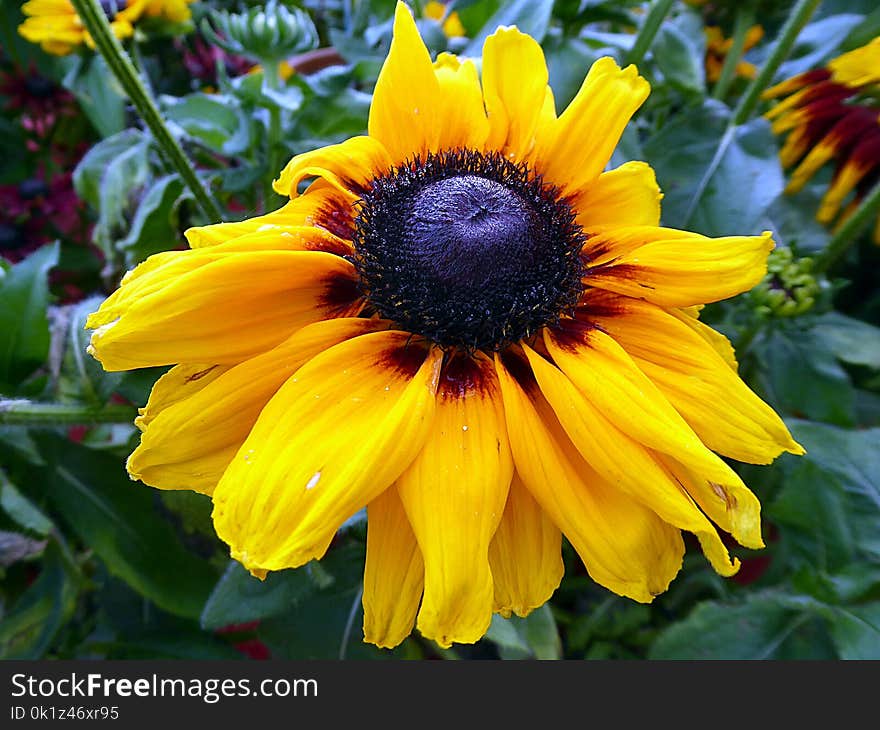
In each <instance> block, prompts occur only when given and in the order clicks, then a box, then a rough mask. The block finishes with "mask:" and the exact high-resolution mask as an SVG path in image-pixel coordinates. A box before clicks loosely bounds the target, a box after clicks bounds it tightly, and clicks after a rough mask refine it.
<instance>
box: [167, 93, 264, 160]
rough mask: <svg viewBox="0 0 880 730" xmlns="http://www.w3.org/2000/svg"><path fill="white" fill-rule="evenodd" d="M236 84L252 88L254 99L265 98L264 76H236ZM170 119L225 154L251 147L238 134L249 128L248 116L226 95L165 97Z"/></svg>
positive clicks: (206, 144)
mask: <svg viewBox="0 0 880 730" xmlns="http://www.w3.org/2000/svg"><path fill="white" fill-rule="evenodd" d="M235 83H237V84H241V85H242V86H243V87H246V88H248V89H251V87H253V88H252V91H251V93H252V95H253V97H254V98H253V99H252V101H253V102H254V103H256V102H257V100H259V99H262V96H261V95H260V90H261V89H262V79H261V78H259V77H257V78H250V77H249V76H244V77H241V78H240V79H236V80H235ZM161 101H162V105H163V108H164V110H165V114H166V116H167V118H168V120H169V121H171V122H174V123H175V124H177V125H179V126H180V128H181V129H182V130H183V131H184V132H185V133H186V134H187V135H189V136H190V137H191V138H193V139H195V140H198V141H199V142H202V143H203V144H204V145H205V146H207V147H209V148H210V149H212V150H216V151H217V152H222V153H224V154H238V153H240V152H242V151H243V150H244V149H245V148H246V147H247V142H248V139H247V137H244V138H242V137H240V136H239V135H238V133H239V131H240V128H241V127H242V126H244V128H245V129H246V128H247V125H248V119H247V117H246V116H245V115H244V114H243V113H242V111H241V108H240V105H239V104H237V103H235V101H234V100H233V99H231V98H230V97H229V96H227V95H223V94H201V93H199V94H189V95H188V96H184V97H182V98H180V99H178V98H176V97H172V96H164V97H162V99H161Z"/></svg>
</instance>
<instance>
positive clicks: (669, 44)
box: [651, 23, 706, 94]
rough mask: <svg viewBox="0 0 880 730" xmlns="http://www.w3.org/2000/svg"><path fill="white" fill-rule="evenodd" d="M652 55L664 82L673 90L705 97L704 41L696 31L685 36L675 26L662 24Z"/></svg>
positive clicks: (683, 32) (701, 35)
mask: <svg viewBox="0 0 880 730" xmlns="http://www.w3.org/2000/svg"><path fill="white" fill-rule="evenodd" d="M651 53H652V54H653V57H654V61H655V63H656V64H657V67H658V68H659V69H660V71H662V73H663V76H664V78H665V80H666V81H667V82H668V83H670V84H671V85H672V86H673V87H674V88H676V89H679V90H680V91H684V92H687V93H690V94H703V93H705V91H706V73H705V70H704V66H705V63H704V60H703V59H704V58H705V56H706V40H705V37H704V36H703V34H702V33H701V32H699V30H698V31H697V32H696V33H686V32H685V31H684V30H682V29H680V28H678V27H677V26H676V25H675V24H674V23H664V24H663V26H662V27H661V28H660V31H659V33H657V37H656V38H655V39H654V44H653V46H652V47H651Z"/></svg>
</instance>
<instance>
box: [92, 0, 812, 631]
mask: <svg viewBox="0 0 880 730" xmlns="http://www.w3.org/2000/svg"><path fill="white" fill-rule="evenodd" d="M547 80H548V73H547V66H546V64H545V62H544V55H543V52H542V50H541V47H540V46H539V45H538V43H536V42H535V41H534V40H533V39H532V38H530V37H529V36H527V35H524V34H523V33H521V32H519V31H518V30H517V29H516V28H514V27H509V28H499V29H498V30H497V31H496V32H495V33H494V34H493V35H491V36H490V37H489V38H488V39H487V40H486V43H485V45H484V48H483V57H482V79H481V78H480V77H479V75H478V72H477V67H476V65H475V64H474V62H473V61H471V60H461V59H458V58H456V57H455V56H452V55H449V54H441V55H440V57H439V58H438V59H437V60H436V62H434V63H432V62H431V58H430V56H429V54H428V51H427V49H426V48H425V46H424V44H423V42H422V40H421V38H420V37H419V34H418V31H417V29H416V26H415V23H414V21H413V18H412V15H411V14H410V11H409V10H408V8H407V7H406V6H405V5H403V4H402V3H400V4H398V6H397V11H396V15H395V20H394V38H393V41H392V44H391V48H390V50H389V55H388V58H387V59H386V61H385V64H384V66H383V68H382V71H381V73H380V75H379V79H378V81H377V84H376V88H375V94H374V98H373V103H372V106H371V109H370V116H369V134H368V135H367V136H361V137H354V138H352V139H349V140H347V141H346V142H343V143H341V144H337V145H332V146H329V147H324V148H322V149H318V150H315V151H313V152H308V153H305V154H301V155H298V156H296V157H294V158H293V160H291V162H290V163H289V164H288V165H287V167H286V168H285V169H284V171H283V172H282V173H281V175H280V177H279V178H278V179H277V180H276V181H275V189H276V190H277V191H278V192H279V193H281V194H283V195H289V196H290V201H289V202H288V203H287V204H286V205H284V206H283V207H282V208H281V209H279V210H277V211H275V212H273V213H270V214H268V215H264V216H260V217H257V218H252V219H250V220H245V221H242V222H240V223H221V224H217V225H211V226H205V227H201V228H193V229H190V230H189V231H187V239H188V241H189V243H190V246H191V249H190V250H188V251H169V252H167V253H161V254H158V255H155V256H152V257H150V258H149V259H147V261H145V262H144V263H143V264H141V265H140V266H139V267H137V268H136V269H135V270H134V271H132V272H130V273H129V274H127V275H126V277H125V278H124V280H123V283H122V285H121V287H120V288H119V289H118V290H117V291H116V292H115V293H113V294H112V295H111V296H110V297H109V298H108V299H107V300H106V301H105V302H104V303H103V304H102V305H101V307H100V309H99V310H98V311H97V312H96V313H94V314H92V315H91V316H90V318H89V320H88V326H89V327H91V328H93V329H95V332H94V333H93V335H92V339H91V347H90V350H91V352H92V353H93V354H94V355H95V356H96V357H97V358H98V359H99V360H100V361H101V363H102V364H103V366H104V367H105V368H106V369H107V370H124V369H129V368H138V367H149V366H154V365H174V367H173V368H172V369H171V370H170V371H168V373H167V374H165V375H164V376H162V378H160V379H159V381H158V382H157V383H156V385H155V387H154V389H153V392H152V394H151V396H150V399H149V402H148V403H147V405H146V407H145V408H143V409H142V411H141V415H140V417H139V418H138V420H137V425H138V426H139V427H140V428H141V429H142V431H143V434H142V436H141V443H140V445H139V446H138V448H137V449H136V450H135V452H134V453H133V454H132V455H131V457H130V458H129V461H128V469H129V472H130V473H131V475H132V476H133V477H134V478H136V479H140V480H142V481H144V482H146V483H147V484H150V485H153V486H156V487H159V488H162V489H183V488H191V489H196V490H198V491H201V492H203V493H205V494H210V495H211V496H212V499H213V501H214V512H213V519H214V525H215V527H216V530H217V533H218V535H219V536H220V537H221V538H222V539H223V540H224V541H226V542H227V543H228V544H229V546H230V552H231V555H232V556H233V557H234V558H235V559H237V560H239V561H241V562H242V563H243V564H244V565H245V567H247V568H248V569H249V570H250V571H251V572H252V573H253V574H255V575H257V576H264V575H265V574H266V571H271V570H283V569H285V568H294V567H297V566H301V565H304V564H305V563H307V562H309V561H310V560H313V559H320V558H321V557H322V556H323V555H324V554H325V552H326V551H327V549H328V546H329V545H330V542H331V540H332V539H333V537H334V535H335V533H336V531H337V529H338V528H339V526H340V525H341V524H342V523H343V521H345V520H346V519H347V518H349V517H350V516H351V515H353V514H355V513H356V512H357V511H358V510H360V509H361V508H363V507H365V506H366V508H367V558H366V566H365V574H364V594H363V605H364V635H365V640H366V641H369V642H372V643H375V644H377V645H379V646H383V647H391V646H395V645H396V644H398V643H399V642H401V641H402V640H403V639H404V638H405V637H406V636H408V635H409V633H410V632H411V631H412V629H413V624H414V623H417V626H418V629H419V630H420V631H421V633H422V634H423V635H424V636H426V637H428V638H430V639H433V640H435V641H436V642H437V643H439V644H440V645H441V646H445V647H447V646H449V645H450V644H451V643H452V642H474V641H477V640H478V639H480V637H482V636H483V634H484V633H485V631H486V630H487V628H488V626H489V623H490V619H491V617H492V613H493V612H499V613H501V614H502V615H510V614H511V613H515V614H517V615H520V616H524V615H526V614H528V613H529V611H531V610H532V609H534V608H536V607H538V606H541V605H542V604H543V603H544V602H546V601H547V600H548V599H549V597H550V596H551V594H552V593H553V592H554V590H555V589H556V587H557V586H558V584H559V582H560V579H561V577H562V573H563V564H562V560H561V543H562V535H563V534H564V535H565V536H566V538H567V539H568V541H569V542H570V543H571V545H572V546H573V547H574V549H575V550H576V551H577V553H578V554H579V556H580V557H581V559H582V560H583V562H584V565H585V566H586V569H587V570H588V571H589V574H590V575H591V576H592V577H593V579H594V580H595V581H597V582H598V583H600V584H601V585H603V586H605V587H607V588H609V589H610V590H612V591H614V592H615V593H618V594H620V595H623V596H629V597H630V598H632V599H634V600H636V601H642V602H650V601H651V600H653V599H654V597H655V596H657V595H658V594H660V593H662V592H663V591H664V590H666V588H667V586H668V585H669V583H670V582H671V581H672V579H673V578H674V576H675V575H676V574H677V573H678V571H679V569H680V567H681V564H682V557H683V553H684V543H683V540H682V535H681V531H682V530H685V531H688V532H691V533H693V534H695V535H696V536H697V537H698V539H699V541H700V543H701V545H702V548H703V550H704V552H705V554H706V556H707V557H708V560H709V561H710V563H711V565H712V566H713V567H714V568H715V570H717V571H718V572H719V573H721V574H722V575H725V576H729V575H732V574H733V573H735V572H736V570H737V568H738V567H739V562H738V561H737V560H735V559H734V560H731V558H730V556H729V555H728V551H727V549H726V548H725V546H724V544H723V542H722V540H721V538H720V537H719V534H718V532H717V531H716V528H715V526H714V525H713V522H714V523H715V524H717V525H718V526H719V527H721V528H722V529H723V530H725V531H727V532H729V533H731V534H732V535H733V537H734V538H736V540H738V541H739V542H740V543H741V544H743V545H745V546H748V547H751V548H758V547H761V546H762V544H763V543H762V539H761V525H760V514H759V512H760V505H759V503H758V500H757V499H756V497H755V496H754V495H753V494H752V493H751V492H750V491H749V490H748V488H747V487H746V486H745V485H744V484H743V482H742V480H741V479H740V477H739V476H737V474H736V473H735V472H734V471H733V470H732V469H731V468H730V467H729V466H728V465H727V464H726V463H725V461H723V460H722V459H721V458H720V457H719V456H718V455H717V454H716V453H715V452H716V451H717V452H718V453H720V454H723V455H725V456H729V457H732V458H735V459H739V460H743V461H748V462H754V463H762V464H764V463H768V462H770V461H772V460H773V459H774V458H775V457H776V456H778V455H779V454H780V453H781V452H783V451H789V452H791V453H795V454H798V453H802V449H801V447H800V446H799V445H798V444H797V443H795V441H793V440H792V438H791V436H790V434H789V432H788V430H787V429H786V427H785V425H784V424H783V422H782V421H781V420H780V419H779V417H778V416H777V415H776V414H775V413H774V412H773V410H772V409H771V408H770V407H769V406H767V405H766V404H765V403H763V402H762V401H761V400H760V399H759V398H758V397H757V396H756V395H755V394H754V393H752V392H751V391H750V390H749V389H748V388H747V387H746V385H745V384H744V383H743V382H742V381H741V380H740V379H739V377H738V376H737V374H736V361H735V359H734V355H733V352H732V349H731V347H730V344H729V343H728V342H727V340H726V339H725V338H724V337H723V336H721V335H720V334H718V333H717V332H715V331H713V330H712V329H710V328H709V327H708V326H706V325H705V324H703V323H701V322H700V321H699V319H698V310H699V307H700V305H701V304H703V303H705V302H714V301H718V300H720V299H725V298H727V297H730V296H733V295H735V294H738V293H740V292H742V291H745V290H747V289H749V288H750V287H752V286H754V285H755V284H756V283H757V282H758V281H760V280H761V278H762V277H763V275H764V273H765V271H766V258H767V254H768V252H769V251H770V249H771V248H772V247H773V241H772V240H771V238H770V235H769V234H767V233H765V234H763V235H761V236H754V237H748V236H731V237H726V238H716V239H713V238H707V237H705V236H701V235H698V234H696V233H689V232H687V231H680V230H674V229H670V228H662V227H660V226H659V220H660V198H661V195H660V191H659V190H658V188H657V183H656V181H655V177H654V173H653V171H652V170H651V168H650V167H649V166H648V165H647V164H645V163H643V162H629V163H626V164H624V165H622V166H620V167H618V168H616V169H614V170H610V171H607V172H603V170H604V168H605V166H606V164H607V162H608V160H609V158H610V156H611V153H612V151H613V150H614V147H615V146H616V144H617V142H618V140H619V139H620V135H621V133H622V132H623V129H624V127H625V126H626V124H627V122H628V120H629V118H630V116H631V115H632V114H633V113H634V112H635V111H636V110H637V109H638V107H639V106H640V105H641V104H642V102H643V101H644V100H645V98H646V97H647V95H648V92H649V88H648V83H647V82H646V81H645V80H644V79H643V78H641V77H640V76H639V75H638V72H637V70H636V69H635V67H633V66H629V67H627V68H625V69H620V68H619V67H618V66H617V64H616V63H615V62H614V61H613V60H612V59H611V58H603V59H600V60H599V61H597V62H596V63H595V64H594V65H593V67H592V68H591V69H590V71H589V74H588V75H587V78H586V80H585V81H584V83H583V86H582V87H581V89H580V92H579V93H578V94H577V96H576V97H575V99H574V100H573V101H572V102H571V104H570V105H569V106H568V108H567V109H566V110H565V111H564V112H563V113H562V114H561V115H559V116H557V114H556V110H555V107H554V103H553V95H552V92H551V90H550V88H549V87H548V85H547ZM303 188H304V189H303Z"/></svg>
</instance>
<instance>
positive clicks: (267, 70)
mask: <svg viewBox="0 0 880 730" xmlns="http://www.w3.org/2000/svg"><path fill="white" fill-rule="evenodd" d="M263 78H264V79H265V83H266V85H267V86H269V88H271V89H272V90H273V91H277V90H278V88H279V87H280V86H281V77H280V76H279V75H278V64H277V62H265V63H263ZM280 147H281V108H280V107H279V106H278V105H277V104H273V105H272V106H270V107H269V130H268V134H267V138H266V166H267V167H268V170H267V173H268V174H267V175H266V184H265V187H264V188H263V212H265V213H268V212H269V211H270V210H272V209H274V208H275V205H274V203H276V202H278V201H279V200H280V199H279V198H278V196H277V195H276V193H275V191H274V190H273V189H272V180H273V178H274V177H275V176H276V175H277V174H278V173H279V172H281V169H280V168H281V162H280V161H279V152H280Z"/></svg>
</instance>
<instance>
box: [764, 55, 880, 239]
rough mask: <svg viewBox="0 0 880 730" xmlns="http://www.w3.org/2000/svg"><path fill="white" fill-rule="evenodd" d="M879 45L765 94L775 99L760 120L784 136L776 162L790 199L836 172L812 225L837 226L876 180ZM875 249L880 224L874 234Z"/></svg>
mask: <svg viewBox="0 0 880 730" xmlns="http://www.w3.org/2000/svg"><path fill="white" fill-rule="evenodd" d="M878 84H880V38H875V39H874V40H873V41H871V42H870V43H868V44H867V45H865V46H862V47H861V48H857V49H855V50H853V51H850V52H848V53H845V54H843V55H842V56H839V57H838V58H836V59H834V60H832V61H831V62H830V63H828V65H827V66H826V67H824V68H819V69H813V70H811V71H807V72H805V73H802V74H799V75H797V76H795V77H793V78H790V79H787V80H786V81H783V82H782V83H780V84H777V85H776V86H773V87H772V88H770V89H767V91H766V92H764V97H765V98H767V99H782V100H781V101H780V102H779V103H778V104H776V105H775V106H774V107H773V108H772V109H770V111H768V112H767V114H766V115H765V116H766V117H767V118H768V119H771V120H772V122H773V131H774V132H776V133H777V134H786V135H787V136H786V140H785V144H784V145H783V147H782V149H781V151H780V153H779V158H780V161H781V162H782V165H783V167H786V168H790V167H793V168H794V169H793V170H792V172H791V176H790V179H789V182H788V186H787V187H786V189H785V190H786V192H787V193H796V192H798V191H799V190H801V189H802V188H803V187H804V185H806V184H807V183H808V182H809V181H810V180H811V179H812V178H813V176H814V175H815V174H816V173H817V172H818V171H819V170H820V169H821V168H823V167H824V166H825V165H827V164H828V163H830V162H832V161H833V162H835V164H836V166H835V171H834V175H833V177H832V180H831V184H830V185H829V187H828V190H827V192H826V193H825V195H824V197H823V198H822V202H821V204H820V206H819V210H818V211H817V213H816V219H817V220H818V221H819V222H820V223H825V224H830V223H834V224H835V225H836V226H839V225H840V224H842V223H843V222H844V221H845V220H846V219H847V218H848V217H849V216H850V215H851V214H852V212H853V211H854V210H855V208H856V207H857V206H858V204H859V202H860V201H861V199H862V198H863V197H864V196H865V194H866V193H867V192H868V191H869V190H870V189H871V187H872V186H873V185H874V184H875V183H876V182H877V181H878V180H880V105H878V103H877V97H876V94H875V93H874V92H876V91H877V89H878ZM873 235H874V241H875V242H876V243H878V244H880V219H878V222H877V225H876V226H875V228H874V234H873Z"/></svg>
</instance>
